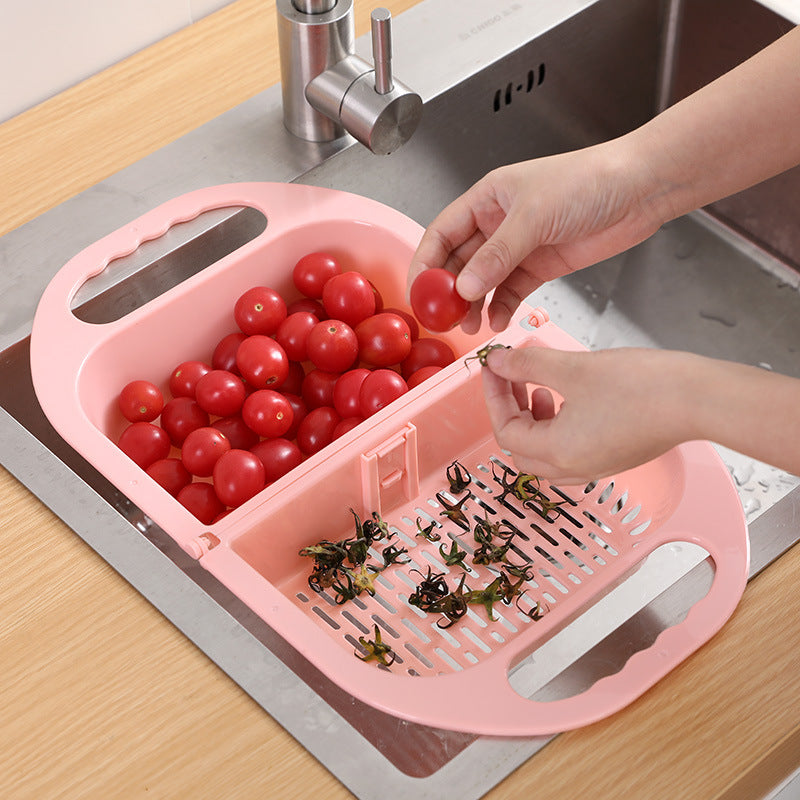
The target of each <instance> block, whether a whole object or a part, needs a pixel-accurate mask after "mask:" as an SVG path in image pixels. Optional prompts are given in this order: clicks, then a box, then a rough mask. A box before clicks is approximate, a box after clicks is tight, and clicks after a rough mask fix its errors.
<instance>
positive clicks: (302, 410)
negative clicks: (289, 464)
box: [248, 394, 308, 450]
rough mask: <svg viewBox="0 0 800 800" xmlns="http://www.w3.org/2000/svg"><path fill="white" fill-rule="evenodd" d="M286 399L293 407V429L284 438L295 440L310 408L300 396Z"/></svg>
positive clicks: (286, 395)
mask: <svg viewBox="0 0 800 800" xmlns="http://www.w3.org/2000/svg"><path fill="white" fill-rule="evenodd" d="M284 397H285V398H286V399H287V400H288V401H289V405H290V406H291V407H292V427H291V428H289V430H288V431H286V433H284V434H283V438H284V439H294V437H295V436H297V429H298V428H299V427H300V423H301V422H302V421H303V418H304V417H305V415H306V414H308V408H307V407H306V404H305V401H304V400H303V398H302V397H300V395H297V394H284ZM249 449H250V448H248V450H249Z"/></svg>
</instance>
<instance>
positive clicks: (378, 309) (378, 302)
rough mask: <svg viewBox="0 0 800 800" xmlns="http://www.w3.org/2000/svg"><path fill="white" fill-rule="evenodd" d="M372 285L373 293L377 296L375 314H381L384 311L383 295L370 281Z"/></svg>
mask: <svg viewBox="0 0 800 800" xmlns="http://www.w3.org/2000/svg"><path fill="white" fill-rule="evenodd" d="M369 285H370V287H371V288H372V295H373V297H374V298H375V311H374V312H373V313H374V314H380V313H381V311H383V295H382V294H381V293H380V292H379V291H378V288H377V287H376V286H375V284H374V283H373V282H372V281H370V282H369Z"/></svg>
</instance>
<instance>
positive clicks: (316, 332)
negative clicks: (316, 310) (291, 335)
mask: <svg viewBox="0 0 800 800" xmlns="http://www.w3.org/2000/svg"><path fill="white" fill-rule="evenodd" d="M306 349H307V350H308V357H309V358H310V359H311V363H312V364H313V365H314V366H315V367H317V369H321V370H325V372H344V371H345V370H346V369H349V368H350V367H352V366H353V363H354V362H355V360H356V358H358V338H357V337H356V334H355V331H354V330H353V329H352V328H351V327H350V326H349V325H348V324H347V323H346V322H341V321H340V320H338V319H327V320H325V321H324V322H318V323H317V324H316V325H315V326H314V327H313V328H312V329H311V331H310V332H309V334H308V339H307V340H306Z"/></svg>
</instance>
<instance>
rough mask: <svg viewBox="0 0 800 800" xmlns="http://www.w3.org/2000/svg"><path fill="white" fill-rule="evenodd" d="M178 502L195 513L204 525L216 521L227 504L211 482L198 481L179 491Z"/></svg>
mask: <svg viewBox="0 0 800 800" xmlns="http://www.w3.org/2000/svg"><path fill="white" fill-rule="evenodd" d="M177 500H178V502H179V503H180V504H181V505H182V506H184V508H186V509H187V510H188V511H190V512H191V513H192V514H194V516H195V517H197V519H199V520H200V522H202V523H203V525H211V523H212V522H216V521H217V519H218V518H219V517H220V515H221V514H223V513H225V506H224V504H223V503H222V501H221V500H220V499H219V498H218V497H217V493H216V492H215V491H214V487H213V486H212V485H211V484H210V483H205V482H204V481H198V482H196V483H190V484H188V486H184V487H183V489H181V490H180V491H179V492H178V496H177Z"/></svg>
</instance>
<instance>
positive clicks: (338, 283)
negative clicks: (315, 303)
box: [322, 271, 375, 328]
mask: <svg viewBox="0 0 800 800" xmlns="http://www.w3.org/2000/svg"><path fill="white" fill-rule="evenodd" d="M322 305H323V306H324V307H325V313H327V315H328V316H329V317H330V318H332V319H340V320H342V322H346V323H347V324H348V325H349V326H350V327H351V328H354V327H355V326H356V325H358V323H359V322H361V320H362V319H366V318H367V317H369V316H370V315H371V314H374V313H375V293H374V292H373V290H372V284H371V283H370V282H369V281H368V280H367V279H366V278H365V277H364V276H363V275H362V274H361V273H360V272H353V271H350V272H343V273H342V274H341V275H335V276H334V277H333V278H331V279H330V280H329V281H328V282H327V283H326V284H325V288H324V289H323V290H322Z"/></svg>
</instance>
